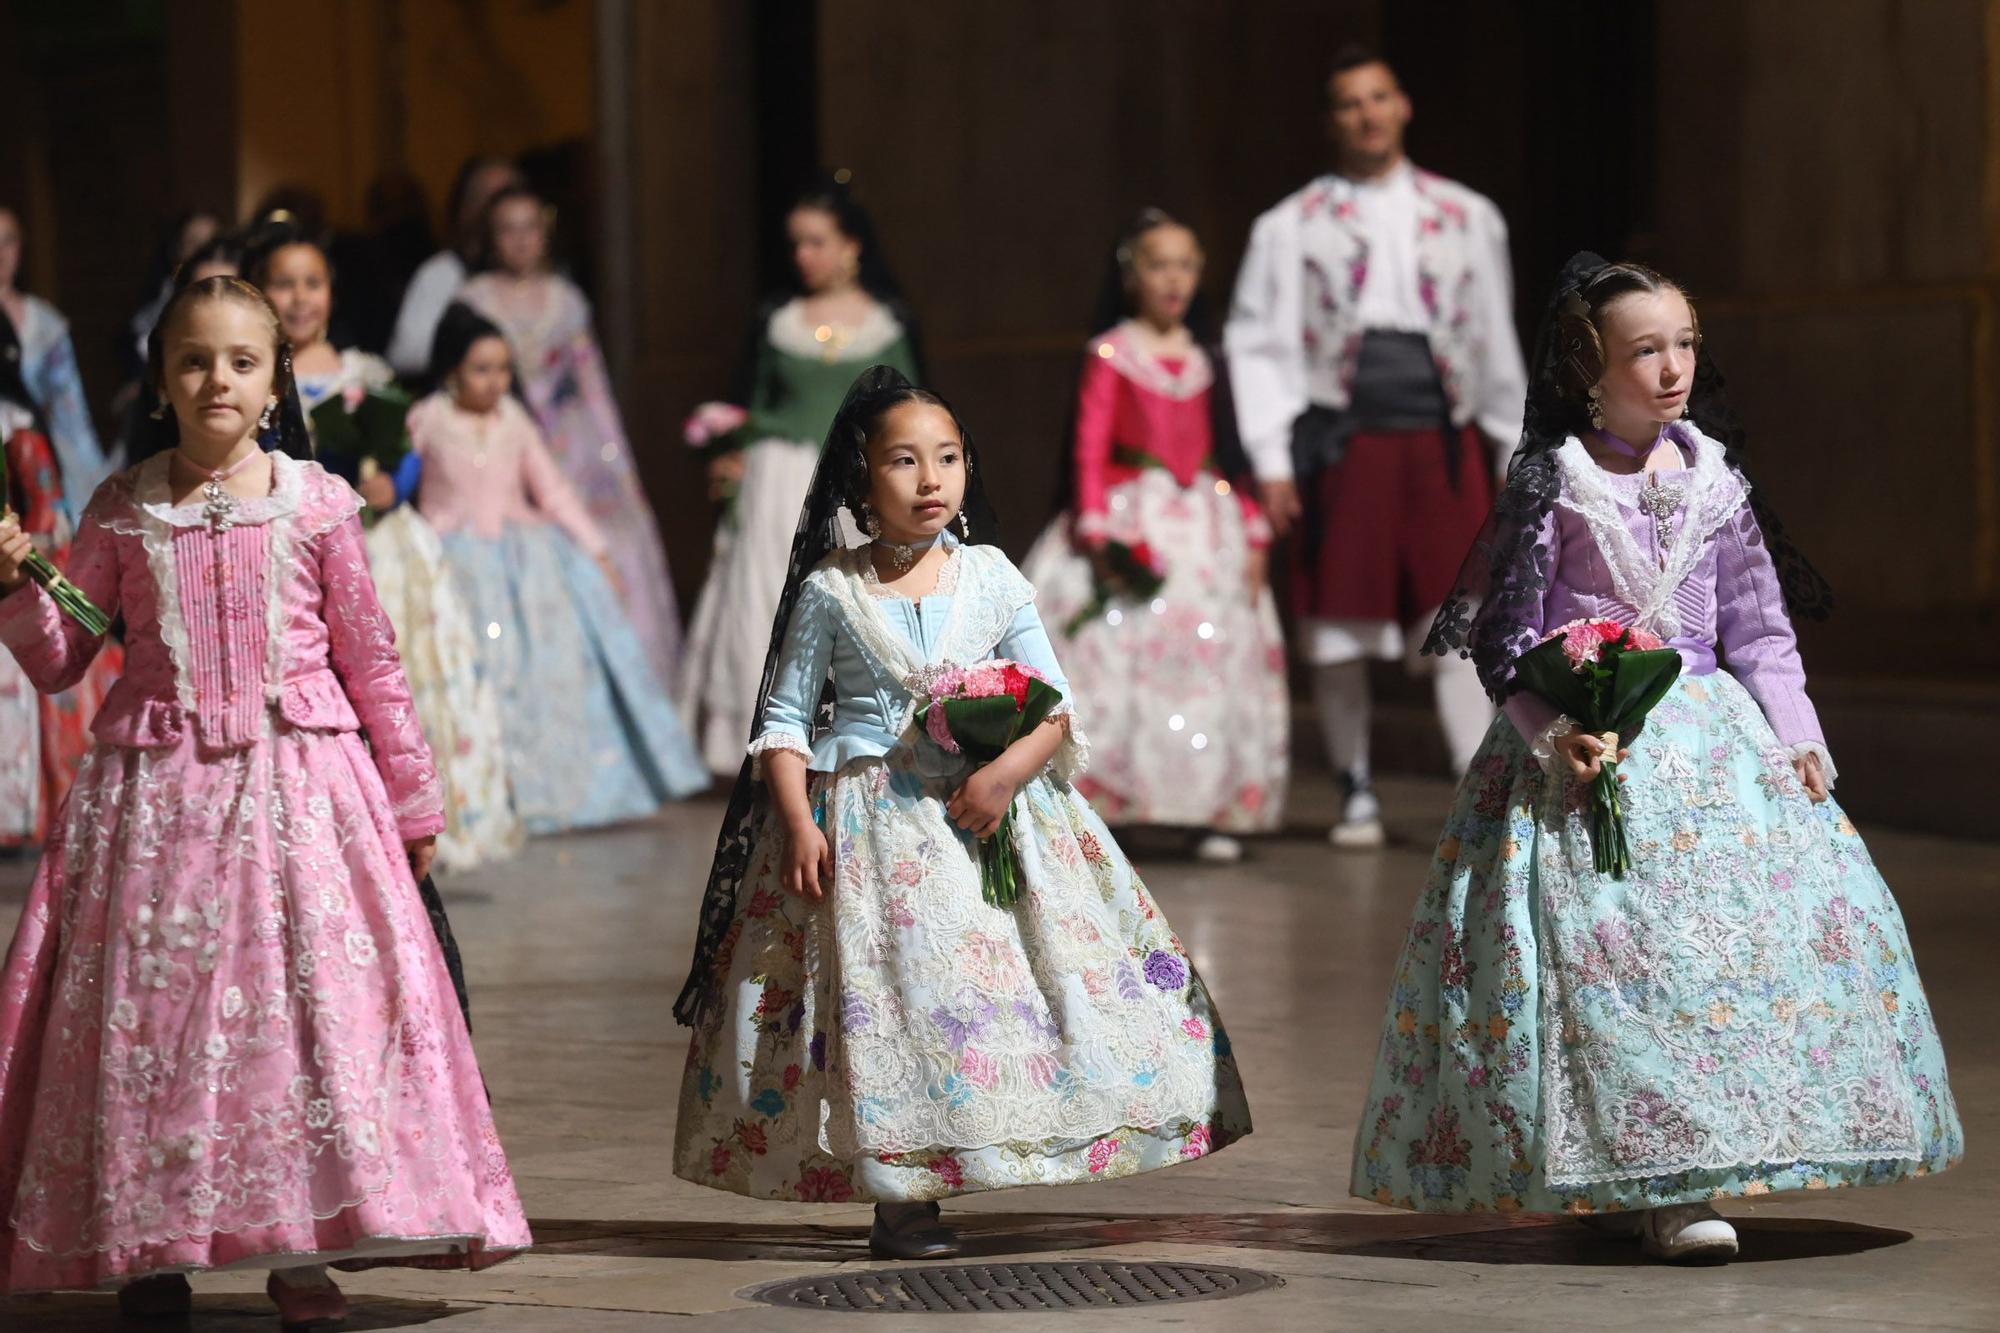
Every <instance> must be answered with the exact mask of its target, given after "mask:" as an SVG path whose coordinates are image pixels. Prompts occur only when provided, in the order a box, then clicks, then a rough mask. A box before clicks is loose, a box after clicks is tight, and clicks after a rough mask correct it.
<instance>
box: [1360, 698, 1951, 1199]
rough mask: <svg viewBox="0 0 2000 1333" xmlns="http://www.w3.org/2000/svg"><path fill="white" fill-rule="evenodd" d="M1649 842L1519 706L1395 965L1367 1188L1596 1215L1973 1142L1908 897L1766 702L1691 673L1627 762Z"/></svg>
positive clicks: (1366, 1160)
mask: <svg viewBox="0 0 2000 1333" xmlns="http://www.w3.org/2000/svg"><path fill="white" fill-rule="evenodd" d="M1620 768H1621V771H1623V772H1624V774H1625V775H1626V778H1627V781H1626V784H1625V788H1624V793H1625V801H1626V805H1627V807H1628V813H1627V819H1628V827H1629V830H1630V837H1631V845H1632V850H1633V859H1634V860H1635V862H1636V863H1637V864H1636V867H1635V868H1634V869H1633V870H1632V871H1631V872H1630V873H1629V874H1628V875H1627V877H1626V878H1625V879H1624V880H1623V881H1619V880H1614V879H1611V878H1610V877H1608V876H1599V875H1597V874H1596V873H1595V871H1594V870H1593V869H1592V866H1591V852H1590V841H1589V834H1588V832H1587V829H1586V826H1585V822H1584V819H1583V812H1584V811H1585V810H1586V808H1587V807H1586V806H1584V805H1583V804H1582V801H1583V799H1584V796H1585V794H1586V792H1587V789H1586V788H1584V787H1583V786H1581V785H1579V784H1577V783H1574V782H1570V781H1566V780H1558V779H1552V778H1546V777H1544V775H1543V773H1542V771H1541V769H1540V767H1539V766H1538V765H1537V764H1536V763H1535V761H1534V760H1533V759H1532V758H1531V757H1530V756H1529V755H1528V753H1527V750H1526V747H1525V746H1524V745H1523V744H1522V742H1521V740H1520V737H1519V736H1518V735H1517V733H1516V732H1515V730H1514V728H1513V726H1512V725H1511V724H1510V723H1509V722H1508V721H1507V720H1506V718H1504V717H1502V718H1499V719H1497V720H1496V721H1495V722H1494V724H1493V728H1492V730H1491V731H1490V732H1489V733H1488V735H1487V738H1486V742H1485V744H1484V746H1483V747H1482V748H1481V750H1480V752H1479V754H1478V756H1477V757H1476V758H1475V759H1474V760H1473V763H1472V767H1471V770H1470V771H1469V772H1468V774H1467V775H1466V778H1465V780H1464V781H1463V783H1461V784H1460V787H1459V791H1458V798H1457V801H1456V803H1455V804H1454V806H1453V808H1452V812H1451V815H1450V817H1449V819H1448V820H1447V821H1446V824H1445V831H1444V837H1443V839H1442V840H1441V841H1440V842H1439V844H1438V849H1437V855H1436V857H1435V859H1434V860H1433V861H1432V864H1431V872H1430V879H1429V882H1428V884H1427V885H1426V886H1425V890H1424V894H1423V897H1422V899H1421V900H1420V901H1419V902H1418V904H1417V908H1416V912H1415V915H1414V917H1413V919H1412V921H1411V925H1410V933H1409V936H1408V939H1407V940H1406V942H1405V944H1404V947H1403V953H1402V957H1401V959H1400V960H1399V961H1398V963H1397V965H1396V972H1395V980H1394V982H1393V984H1392V987H1391V990H1390V995H1389V1005H1388V1012H1387V1015H1386V1017H1385V1019H1384V1023H1383V1031H1382V1042H1381V1046H1380V1049H1379V1052H1378V1055H1377V1059H1376V1064H1375V1074H1374V1079H1373V1082H1372V1084H1371V1086H1370V1088H1369V1094H1368V1104H1367V1107H1366V1111H1365V1114H1364V1117H1363V1120H1362V1123H1361V1127H1360V1131H1359V1134H1358V1135H1357V1138H1356V1143H1355V1151H1354V1173H1353V1180H1352V1186H1351V1188H1352V1189H1353V1192H1354V1193H1355V1194H1357V1195H1359V1196H1361V1197H1364V1198H1370V1199H1374V1200H1376V1201H1378V1202H1381V1203H1386V1204H1394V1205H1396V1206H1399V1207H1403V1208H1414V1209H1419V1210H1422V1211H1426V1212H1462V1211H1475V1210H1479V1209H1484V1208H1495V1209H1501V1210H1514V1209H1521V1210H1526V1211H1530V1212H1572V1213H1588V1212H1599V1211H1605V1210H1611V1209H1619V1208H1650V1207H1657V1206H1660V1205H1664V1204H1671V1203H1682V1202H1689V1201H1694V1200H1705V1199H1715V1198H1723V1197H1729V1196H1736V1195H1758V1194H1768V1193H1771V1192H1772V1191H1776V1190H1794V1189H1828V1188H1834V1187H1838V1186H1842V1185H1865V1184H1882V1183H1887V1182H1889V1181H1893V1180H1900V1179H1902V1178H1904V1177H1907V1176H1920V1175H1926V1174H1929V1173H1931V1172H1933V1171H1941V1170H1943V1169H1944V1168H1945V1167H1947V1166H1950V1165H1951V1164H1952V1163H1954V1162H1956V1161H1957V1160H1958V1158H1959V1157H1960V1155H1961V1154H1962V1152H1963V1148H1964V1135H1963V1131H1962V1130H1961V1129H1960V1126H1959V1119H1958V1111H1957V1108H1956V1106H1955V1105H1954V1103H1953V1101H1952V1096H1951V1089H1950V1086H1949V1084H1948V1083H1947V1081H1946V1077H1945V1064H1944V1051H1943V1049H1942V1047H1941V1046H1940V1044H1939V1041H1938V1034H1937V1028H1936V1026H1935V1024H1934V1023H1933V1022H1932V1019H1931V1009H1930V1004H1929V1002H1928V1001H1927V1000H1926V999H1925V997H1924V990H1923V985H1922V983H1920V982H1919V981H1918V979H1917V971H1916V964H1915V962H1914V960H1913V959H1912V957H1911V954H1910V942H1909V938H1908V936H1907V934H1906V933H1905V931H1904V928H1903V919H1902V915H1901V913H1899V912H1898V911H1897V909H1896V904H1895V901H1894V899H1892V898H1891V897H1890V895H1889V889H1888V886H1887V885H1886V884H1884V883H1883V882H1882V877H1881V876H1880V875H1879V874H1878V873H1877V872H1876V870H1875V866H1874V863H1873V862H1872V861H1871V860H1870V859H1869V856H1868V850H1867V848H1866V847H1864V846H1863V845H1862V842H1861V839H1860V837H1859V836H1858V835H1857V834H1856V833H1855V831H1854V826H1853V825H1852V824H1851V823H1849V822H1848V819H1847V817H1846V816H1845V815H1844V814H1842V813H1841V811H1840V808H1839V807H1838V806H1837V805H1835V804H1834V803H1833V802H1832V801H1831V800H1829V801H1827V802H1826V803H1825V804H1822V805H1817V806H1816V805H1813V804H1812V803H1811V802H1810V801H1809V800H1808V798H1807V797H1806V794H1805V791H1804V788H1803V787H1802V786H1801V785H1800V783H1799V781H1798V779H1797V777H1796V776H1795V774H1794V773H1793V771H1792V767H1791V764H1790V762H1789V759H1788V757H1787V755H1786V753H1785V750H1784V748H1783V747H1782V746H1780V745H1779V743H1778V741H1777V739H1776V737H1775V736H1773V735H1772V733H1771V729H1770V727H1769V725H1768V724H1767V723H1766V722H1765V720H1764V717H1763V714H1762V713H1761V712H1760V711H1759V710H1758V708H1757V705H1756V703H1755V702H1754V701H1753V700H1752V699H1751V698H1750V696H1749V695H1748V694H1747V693H1746V692H1745V691H1744V689H1743V687H1742V686H1741V685H1739V684H1738V683H1737V682H1736V681H1735V680H1734V679H1733V678H1732V677H1730V676H1728V675H1726V674H1724V673H1720V672H1718V673H1715V674H1711V675H1705V676H1696V677H1684V678H1683V679H1682V680H1681V681H1680V682H1679V684H1678V685H1676V687H1675V689H1674V690H1673V692H1671V693H1669V694H1668V696H1667V697H1666V699H1664V700H1663V701H1662V702H1661V703H1660V705H1659V706H1658V707H1657V708H1656V709H1655V710H1654V712H1653V714H1652V716H1651V717H1649V718H1648V719H1647V721H1646V725H1645V729H1644V731H1643V732H1642V733H1641V734H1640V736H1639V737H1638V739H1637V740H1636V742H1635V743H1634V744H1633V746H1632V754H1631V758H1630V759H1628V760H1627V761H1625V762H1624V763H1623V764H1622V765H1621V766H1620Z"/></svg>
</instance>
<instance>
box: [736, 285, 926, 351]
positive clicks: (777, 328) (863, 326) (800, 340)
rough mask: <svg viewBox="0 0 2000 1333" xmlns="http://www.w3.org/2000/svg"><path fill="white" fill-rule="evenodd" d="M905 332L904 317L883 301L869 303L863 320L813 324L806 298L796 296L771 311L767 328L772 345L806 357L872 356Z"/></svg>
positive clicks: (886, 347)
mask: <svg viewBox="0 0 2000 1333" xmlns="http://www.w3.org/2000/svg"><path fill="white" fill-rule="evenodd" d="M822 330H824V331H825V333H826V336H825V337H824V338H822V337H820V333H821V331H822ZM902 336H903V324H902V321H901V320H899V319H897V318H896V317H895V316H894V315H893V314H891V313H890V312H889V307H887V306H885V305H883V304H882V303H881V302H880V301H874V302H871V303H870V304H869V307H868V313H867V314H865V315H863V316H862V317H861V320H860V322H859V323H856V324H820V325H813V324H811V323H808V322H807V320H806V303H805V301H804V300H803V299H801V298H799V297H796V296H795V297H793V298H792V299H791V300H789V301H787V302H785V303H784V304H783V305H781V306H779V307H778V308H777V309H776V310H774V311H772V312H771V322H770V325H769V326H768V327H767V328H766V330H765V337H767V338H768V339H770V342H771V346H773V347H775V348H777V349H778V350H779V351H781V352H783V353H785V354H786V355H787V356H795V357H798V358H800V359H801V360H806V361H865V360H872V359H873V358H875V357H877V356H879V355H881V354H882V353H883V352H884V351H886V350H887V349H888V347H889V345H890V344H891V343H894V342H895V341H896V340H897V339H898V338H900V337H902Z"/></svg>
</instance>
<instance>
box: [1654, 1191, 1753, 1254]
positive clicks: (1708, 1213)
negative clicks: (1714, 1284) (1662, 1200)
mask: <svg viewBox="0 0 2000 1333" xmlns="http://www.w3.org/2000/svg"><path fill="white" fill-rule="evenodd" d="M1639 1245H1640V1248H1641V1249H1643V1250H1644V1251H1645V1252H1646V1253H1647V1254H1649V1255H1651V1256H1652V1257H1653V1258H1655V1259H1664V1260H1666V1261H1667V1262H1668V1263H1670V1264H1720V1263H1727V1262H1729V1260H1731V1259H1734V1258H1735V1257H1736V1228H1735V1227H1732V1226H1730V1225H1729V1223H1728V1222H1726V1221H1724V1220H1723V1218H1722V1216H1721V1215H1720V1214H1719V1213H1717V1212H1716V1211H1715V1209H1713V1208H1711V1207H1709V1206H1708V1205H1707V1204H1705V1203H1678V1204H1674V1205H1673V1206H1671V1207H1668V1208H1653V1209H1650V1210H1648V1211H1647V1213H1646V1218H1645V1221H1644V1222H1643V1223H1642V1224H1641V1225H1640V1228H1639Z"/></svg>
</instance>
